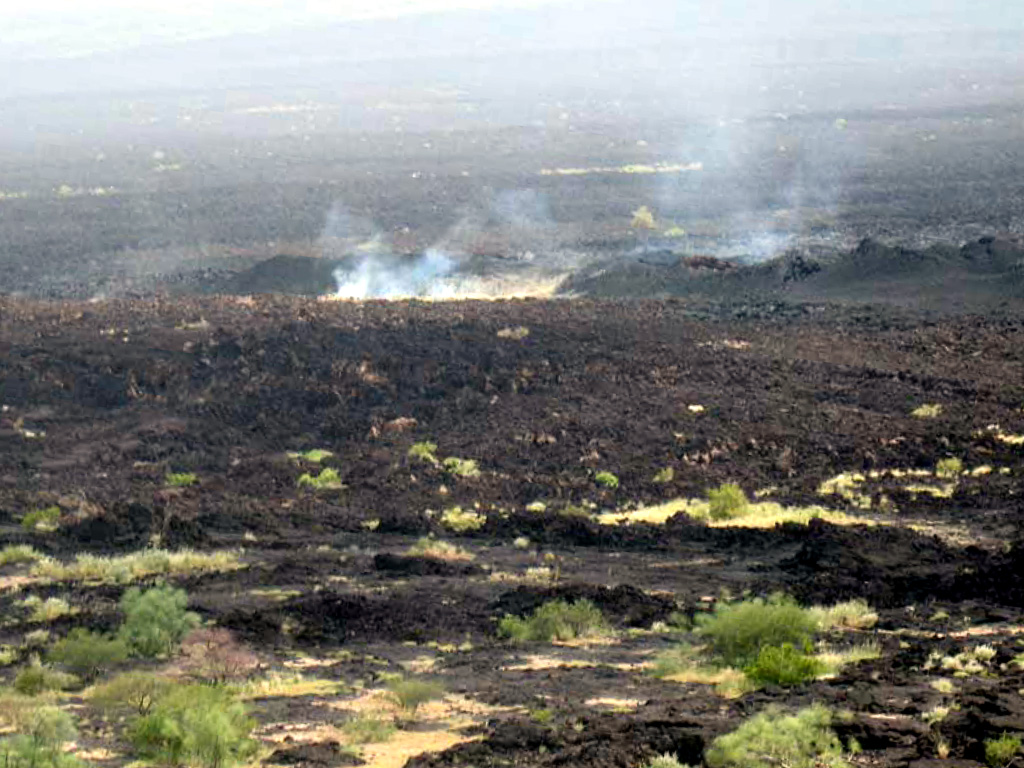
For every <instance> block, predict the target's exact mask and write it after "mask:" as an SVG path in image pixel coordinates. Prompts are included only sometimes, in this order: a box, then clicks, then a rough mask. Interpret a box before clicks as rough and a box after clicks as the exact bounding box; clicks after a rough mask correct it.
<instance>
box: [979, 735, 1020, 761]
mask: <svg viewBox="0 0 1024 768" xmlns="http://www.w3.org/2000/svg"><path fill="white" fill-rule="evenodd" d="M1020 747H1021V738H1020V736H1012V735H1010V734H1009V733H1003V735H1002V736H1000V737H999V738H998V739H988V740H987V741H986V742H985V762H986V763H988V764H989V766H991V768H1004V766H1007V765H1009V764H1010V763H1011V762H1012V761H1013V758H1015V757H1016V756H1017V753H1018V752H1020Z"/></svg>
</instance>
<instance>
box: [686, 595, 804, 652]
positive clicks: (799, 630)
mask: <svg viewBox="0 0 1024 768" xmlns="http://www.w3.org/2000/svg"><path fill="white" fill-rule="evenodd" d="M696 621H697V627H698V633H699V634H700V635H701V636H702V637H704V638H706V639H707V640H708V642H709V645H710V651H711V653H712V654H713V655H714V656H715V657H716V658H718V659H719V660H720V661H721V662H722V663H723V664H726V665H728V666H731V667H737V668H741V669H742V668H743V667H747V666H749V665H751V664H754V663H755V662H756V661H757V658H758V655H759V654H760V653H761V649H762V648H766V647H772V646H774V647H781V646H782V645H784V644H785V643H789V644H791V645H792V646H793V647H794V648H807V647H808V646H809V645H810V643H811V640H812V639H813V637H814V633H815V631H816V630H817V629H818V620H817V618H816V617H815V615H814V613H813V612H812V611H810V610H808V609H806V608H801V607H800V606H799V605H797V604H796V602H795V601H794V600H792V599H791V598H788V597H785V596H784V595H774V596H772V597H771V598H770V599H768V600H764V599H762V598H754V599H752V600H744V601H742V602H738V603H720V604H719V605H718V606H716V608H715V612H714V613H712V614H702V615H698V616H697V617H696Z"/></svg>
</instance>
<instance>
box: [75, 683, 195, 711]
mask: <svg viewBox="0 0 1024 768" xmlns="http://www.w3.org/2000/svg"><path fill="white" fill-rule="evenodd" d="M174 686H175V683H174V682H172V681H171V680H168V679H167V678H165V677H160V676H159V675H154V674H152V673H149V672H125V673H123V674H120V675H118V676H117V677H115V678H113V679H111V680H108V681H107V682H105V683H102V684H100V685H97V686H95V687H94V688H93V689H92V690H90V691H89V694H88V695H89V700H90V701H91V702H92V703H93V704H94V705H95V706H97V707H99V708H100V709H102V710H103V711H105V712H107V713H111V712H130V713H133V714H136V715H139V716H140V717H141V716H143V715H147V714H149V711H150V710H151V709H152V708H153V706H154V705H155V704H156V702H157V701H159V700H160V699H161V698H163V697H164V696H166V695H167V694H168V693H169V692H170V691H171V690H172V689H173V688H174Z"/></svg>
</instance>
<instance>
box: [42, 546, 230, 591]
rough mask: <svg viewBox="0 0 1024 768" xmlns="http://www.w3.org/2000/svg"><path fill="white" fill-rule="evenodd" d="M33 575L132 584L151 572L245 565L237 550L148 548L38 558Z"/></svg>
mask: <svg viewBox="0 0 1024 768" xmlns="http://www.w3.org/2000/svg"><path fill="white" fill-rule="evenodd" d="M32 559H36V560H37V562H36V563H35V565H34V566H33V567H32V575H33V576H37V577H39V578H42V579H49V580H52V581H87V582H101V583H103V582H106V583H112V584H129V583H131V582H133V581H138V580H139V579H144V578H148V577H152V576H185V575H189V574H197V573H210V572H218V571H233V570H236V569H238V568H241V567H243V566H242V563H241V561H240V560H239V557H238V554H237V553H236V552H229V551H219V552H195V551H193V550H190V549H183V550H180V551H178V552H168V551H166V550H162V549H147V550H143V551H141V552H135V553H132V554H129V555H120V556H115V557H104V556H102V555H92V554H87V553H84V554H80V555H78V556H77V557H76V558H75V559H74V560H73V561H72V562H70V563H62V562H60V561H59V560H55V559H53V558H48V557H46V558H41V559H40V558H39V556H38V555H34V554H33V557H32Z"/></svg>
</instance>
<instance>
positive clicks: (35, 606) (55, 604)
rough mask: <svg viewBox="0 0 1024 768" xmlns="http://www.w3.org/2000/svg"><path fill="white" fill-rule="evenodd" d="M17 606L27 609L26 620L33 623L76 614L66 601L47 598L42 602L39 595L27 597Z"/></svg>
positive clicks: (57, 598)
mask: <svg viewBox="0 0 1024 768" xmlns="http://www.w3.org/2000/svg"><path fill="white" fill-rule="evenodd" d="M18 605H20V606H21V607H22V608H27V609H28V612H29V614H28V620H29V621H34V622H50V621H56V620H57V619H59V618H61V617H62V616H70V615H71V614H73V613H77V610H76V609H75V608H72V607H71V606H70V605H69V604H68V601H67V600H63V599H61V598H59V597H48V598H46V599H45V600H43V598H41V597H39V595H29V596H28V597H26V598H25V599H24V600H22V601H21V602H19V603H18Z"/></svg>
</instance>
